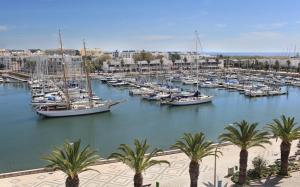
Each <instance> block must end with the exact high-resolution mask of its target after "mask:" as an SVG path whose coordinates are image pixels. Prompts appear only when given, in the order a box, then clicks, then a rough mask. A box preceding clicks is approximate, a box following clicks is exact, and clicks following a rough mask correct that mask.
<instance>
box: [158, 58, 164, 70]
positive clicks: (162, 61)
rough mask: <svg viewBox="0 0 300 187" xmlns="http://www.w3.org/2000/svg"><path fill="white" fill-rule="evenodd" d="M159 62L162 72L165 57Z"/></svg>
mask: <svg viewBox="0 0 300 187" xmlns="http://www.w3.org/2000/svg"><path fill="white" fill-rule="evenodd" d="M159 63H160V73H162V70H163V64H164V59H163V58H161V59H159Z"/></svg>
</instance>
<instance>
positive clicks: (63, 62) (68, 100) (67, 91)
mask: <svg viewBox="0 0 300 187" xmlns="http://www.w3.org/2000/svg"><path fill="white" fill-rule="evenodd" d="M58 33H59V43H60V52H61V62H62V69H63V80H64V89H65V96H66V100H67V108H68V109H70V96H69V90H68V85H67V76H66V64H65V60H64V50H63V44H62V39H61V34H60V30H58Z"/></svg>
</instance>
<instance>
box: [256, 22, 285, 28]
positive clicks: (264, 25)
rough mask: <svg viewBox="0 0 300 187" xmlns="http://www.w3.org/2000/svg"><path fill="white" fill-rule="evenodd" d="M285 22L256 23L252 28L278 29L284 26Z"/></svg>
mask: <svg viewBox="0 0 300 187" xmlns="http://www.w3.org/2000/svg"><path fill="white" fill-rule="evenodd" d="M287 24H288V23H287V22H274V23H269V24H258V25H254V28H256V29H262V30H272V29H280V28H282V27H284V26H286V25H287Z"/></svg>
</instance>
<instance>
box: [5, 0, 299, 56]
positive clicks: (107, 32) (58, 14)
mask: <svg viewBox="0 0 300 187" xmlns="http://www.w3.org/2000/svg"><path fill="white" fill-rule="evenodd" d="M0 3H1V5H0V7H1V11H0V48H42V49H45V48H56V47H58V34H57V33H58V29H59V28H61V30H62V33H63V40H64V46H65V47H66V48H81V46H82V39H85V40H86V41H87V45H88V47H98V48H102V49H104V50H115V49H118V50H123V49H146V50H163V51H168V50H183V51H187V50H192V49H193V48H194V42H193V38H194V31H195V30H198V32H199V35H200V39H201V41H202V44H203V48H204V51H221V52H286V51H287V50H292V51H293V50H294V46H295V45H298V46H299V49H300V11H299V7H300V1H299V0H0Z"/></svg>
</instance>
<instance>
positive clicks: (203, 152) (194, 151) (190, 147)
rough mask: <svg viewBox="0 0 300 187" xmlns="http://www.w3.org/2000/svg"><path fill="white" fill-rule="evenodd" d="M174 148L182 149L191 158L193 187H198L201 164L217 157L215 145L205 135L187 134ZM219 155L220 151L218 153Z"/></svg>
mask: <svg viewBox="0 0 300 187" xmlns="http://www.w3.org/2000/svg"><path fill="white" fill-rule="evenodd" d="M172 148H175V149H180V150H181V151H182V152H183V153H184V154H186V156H188V157H189V158H190V160H191V161H190V166H189V173H190V180H191V187H197V185H198V177H199V162H201V161H202V159H203V158H204V157H207V156H212V155H215V154H216V153H215V150H214V147H213V143H212V142H211V141H208V140H206V138H205V135H204V134H203V133H201V132H200V133H196V134H194V135H193V134H191V133H185V134H184V135H183V137H182V138H181V140H178V141H177V142H176V143H175V144H174V145H173V146H172ZM217 152H218V153H219V151H217Z"/></svg>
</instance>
